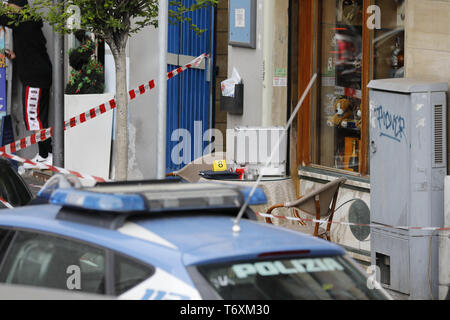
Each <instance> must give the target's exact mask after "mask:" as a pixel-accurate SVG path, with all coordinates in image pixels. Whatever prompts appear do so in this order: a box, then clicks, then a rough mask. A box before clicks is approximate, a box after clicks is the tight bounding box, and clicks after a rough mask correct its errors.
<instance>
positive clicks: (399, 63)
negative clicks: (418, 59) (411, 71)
mask: <svg viewBox="0 0 450 320" xmlns="http://www.w3.org/2000/svg"><path fill="white" fill-rule="evenodd" d="M404 65H405V54H404V50H403V48H402V46H401V41H400V38H397V41H396V43H395V48H394V50H393V51H392V56H391V66H392V67H391V70H390V72H389V76H390V77H391V78H403V77H404V70H405V69H404Z"/></svg>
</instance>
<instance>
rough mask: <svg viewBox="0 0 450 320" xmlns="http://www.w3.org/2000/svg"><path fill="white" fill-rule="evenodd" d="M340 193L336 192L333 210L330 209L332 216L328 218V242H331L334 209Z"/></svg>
mask: <svg viewBox="0 0 450 320" xmlns="http://www.w3.org/2000/svg"><path fill="white" fill-rule="evenodd" d="M338 193H339V189H338V190H336V193H335V194H334V196H333V202H332V204H331V209H330V216H329V217H328V224H327V233H326V235H327V240H328V241H331V232H330V230H331V224H332V223H333V217H334V209H335V208H336V202H337V197H338Z"/></svg>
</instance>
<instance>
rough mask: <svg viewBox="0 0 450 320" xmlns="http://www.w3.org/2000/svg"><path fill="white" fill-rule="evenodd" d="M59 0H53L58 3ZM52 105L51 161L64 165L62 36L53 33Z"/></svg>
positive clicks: (56, 164) (60, 165)
mask: <svg viewBox="0 0 450 320" xmlns="http://www.w3.org/2000/svg"><path fill="white" fill-rule="evenodd" d="M59 2H61V0H53V4H55V5H56V4H58V3H59ZM53 43H54V51H53V106H54V108H55V123H54V126H53V129H54V132H53V163H54V165H55V166H58V167H62V168H63V167H64V36H62V35H60V34H59V33H57V32H54V33H53Z"/></svg>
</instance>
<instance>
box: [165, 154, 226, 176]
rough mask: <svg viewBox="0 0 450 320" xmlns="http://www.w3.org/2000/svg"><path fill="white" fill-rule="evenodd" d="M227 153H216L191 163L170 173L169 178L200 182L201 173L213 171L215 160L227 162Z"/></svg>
mask: <svg viewBox="0 0 450 320" xmlns="http://www.w3.org/2000/svg"><path fill="white" fill-rule="evenodd" d="M226 155H227V154H226V153H225V152H216V153H212V154H207V155H204V156H203V157H200V158H198V159H196V160H194V161H192V162H190V163H188V164H187V165H186V166H185V167H184V168H182V169H180V170H178V171H174V172H171V173H168V174H167V175H166V176H167V177H180V178H182V179H184V180H186V181H187V182H198V181H199V180H200V176H199V173H200V171H206V170H212V167H213V162H214V160H226Z"/></svg>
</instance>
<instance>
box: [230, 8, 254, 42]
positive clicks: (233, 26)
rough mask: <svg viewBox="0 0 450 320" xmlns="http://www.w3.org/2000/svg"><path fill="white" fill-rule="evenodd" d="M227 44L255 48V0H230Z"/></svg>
mask: <svg viewBox="0 0 450 320" xmlns="http://www.w3.org/2000/svg"><path fill="white" fill-rule="evenodd" d="M228 22H229V37H230V38H229V44H230V45H232V46H235V47H247V48H253V49H254V48H256V0H230V8H229V17H228Z"/></svg>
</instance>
